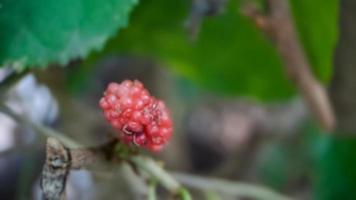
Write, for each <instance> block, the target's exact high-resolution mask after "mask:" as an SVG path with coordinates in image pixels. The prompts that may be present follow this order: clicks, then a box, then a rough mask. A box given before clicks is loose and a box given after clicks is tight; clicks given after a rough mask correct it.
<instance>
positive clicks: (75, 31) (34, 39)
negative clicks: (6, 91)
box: [0, 0, 137, 68]
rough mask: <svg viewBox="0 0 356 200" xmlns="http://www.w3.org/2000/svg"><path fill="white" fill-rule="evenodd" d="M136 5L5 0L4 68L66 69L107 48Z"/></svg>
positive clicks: (0, 11) (1, 22)
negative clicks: (55, 65)
mask: <svg viewBox="0 0 356 200" xmlns="http://www.w3.org/2000/svg"><path fill="white" fill-rule="evenodd" d="M136 3H137V0H107V1H101V0H61V1H56V0H35V1H31V0H17V1H13V0H0V30H1V31H0V44H1V49H0V66H3V65H6V64H11V65H13V66H17V67H20V68H23V67H27V66H28V67H43V66H46V65H48V64H50V63H57V62H58V63H60V64H62V65H64V64H66V63H67V62H68V61H70V60H71V59H73V58H77V57H85V56H86V55H87V54H88V53H89V52H90V51H91V50H93V49H96V50H99V49H101V48H102V46H103V45H104V43H105V42H106V40H107V39H108V38H109V37H111V36H113V35H114V34H115V33H116V32H117V30H118V29H119V28H122V27H125V26H126V25H127V21H128V15H129V13H130V11H131V10H132V8H133V6H134V5H135V4H136Z"/></svg>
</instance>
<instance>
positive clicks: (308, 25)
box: [291, 0, 339, 82]
mask: <svg viewBox="0 0 356 200" xmlns="http://www.w3.org/2000/svg"><path fill="white" fill-rule="evenodd" d="M291 8H292V11H293V14H294V18H295V22H296V25H297V27H298V30H299V35H300V39H301V41H302V44H303V45H304V49H305V51H306V54H307V56H308V58H309V61H310V63H311V65H312V66H313V69H314V72H315V73H316V74H317V75H318V77H319V78H321V79H322V80H323V81H326V82H327V81H328V80H329V79H330V78H331V74H332V63H333V54H334V49H335V46H336V43H337V39H338V21H339V12H338V11H339V0H312V1H311V0H291Z"/></svg>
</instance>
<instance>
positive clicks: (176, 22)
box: [105, 0, 337, 100]
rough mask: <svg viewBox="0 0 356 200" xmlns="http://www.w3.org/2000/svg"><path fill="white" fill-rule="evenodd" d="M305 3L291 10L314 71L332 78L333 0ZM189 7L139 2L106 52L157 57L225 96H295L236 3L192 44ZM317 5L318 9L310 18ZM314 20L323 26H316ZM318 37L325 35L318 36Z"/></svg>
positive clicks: (277, 61) (263, 39)
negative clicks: (186, 28) (187, 24)
mask: <svg viewBox="0 0 356 200" xmlns="http://www.w3.org/2000/svg"><path fill="white" fill-rule="evenodd" d="M318 1H319V2H320V1H321V0H318ZM303 2H307V0H301V1H293V2H292V3H293V11H294V13H295V16H296V17H297V18H298V20H297V25H298V28H299V30H300V33H301V38H302V41H303V44H304V46H305V47H306V49H307V54H308V56H309V55H310V57H311V59H310V60H311V63H312V64H313V67H314V70H315V72H316V73H317V74H318V75H320V76H321V77H322V79H323V80H325V79H327V78H328V77H329V76H330V68H331V59H332V55H331V54H332V51H333V48H334V44H335V41H336V36H337V34H336V28H337V25H336V19H337V12H336V10H337V5H336V3H335V2H336V1H334V0H333V1H331V0H328V1H326V2H320V3H319V4H314V3H304V4H303ZM190 3H191V1H189V0H181V1H165V0H146V1H144V2H142V3H141V4H140V6H139V7H138V8H137V9H136V10H135V12H134V14H133V18H132V20H131V24H130V27H129V28H128V29H126V30H124V31H123V32H121V34H120V36H119V37H117V38H115V39H113V40H112V41H110V43H109V46H108V47H107V48H106V51H105V53H108V52H110V53H115V52H120V53H126V54H131V55H138V56H144V57H152V58H154V59H158V60H159V61H160V62H161V63H163V64H164V65H166V66H168V67H169V68H170V69H171V70H173V71H174V72H176V73H178V74H179V75H182V76H184V77H186V78H188V79H191V80H193V81H195V82H196V83H198V84H199V85H201V86H204V87H205V88H209V89H212V90H214V91H218V92H220V93H224V94H228V95H247V96H253V97H257V98H259V99H262V100H276V99H277V100H278V99H285V98H287V97H290V96H291V95H292V94H294V92H295V90H294V89H293V87H292V86H291V84H290V83H289V81H288V80H287V78H286V77H285V73H284V70H283V67H282V62H281V60H280V57H279V55H278V53H277V52H276V50H275V48H274V47H273V45H272V44H271V43H270V42H269V41H268V39H267V38H266V37H265V36H264V35H263V34H262V33H261V31H260V30H257V28H256V27H255V26H254V25H253V23H251V21H249V20H248V19H247V18H245V17H243V16H241V14H240V13H239V6H240V5H239V3H237V2H236V1H230V3H229V5H228V8H227V9H226V12H225V13H224V14H222V15H220V16H217V17H210V18H209V17H208V18H207V19H206V20H205V22H204V23H203V26H202V29H201V33H200V35H199V37H198V39H197V41H195V42H190V41H189V39H188V35H187V33H186V32H185V31H184V26H183V25H184V20H185V19H186V17H187V16H188V13H189V11H190ZM309 6H312V7H311V8H310V7H309ZM315 6H319V7H318V8H317V12H316V14H317V15H316V16H313V15H312V10H313V7H315ZM299 18H301V20H299ZM329 18H330V20H329V23H328V24H326V25H325V23H324V22H325V21H327V20H328V19H329ZM318 21H322V22H323V23H322V24H320V25H316V23H317V22H318ZM310 28H311V29H312V30H310ZM323 32H328V34H324V35H323V34H322V33H323ZM318 34H321V35H323V36H320V37H316V36H317V35H318ZM319 51H320V52H319Z"/></svg>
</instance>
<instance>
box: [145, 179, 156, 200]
mask: <svg viewBox="0 0 356 200" xmlns="http://www.w3.org/2000/svg"><path fill="white" fill-rule="evenodd" d="M156 187H157V182H156V180H154V179H151V180H150V181H149V183H148V194H147V199H148V200H157V196H156Z"/></svg>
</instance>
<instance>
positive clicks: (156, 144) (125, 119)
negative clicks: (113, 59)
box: [99, 80, 173, 151]
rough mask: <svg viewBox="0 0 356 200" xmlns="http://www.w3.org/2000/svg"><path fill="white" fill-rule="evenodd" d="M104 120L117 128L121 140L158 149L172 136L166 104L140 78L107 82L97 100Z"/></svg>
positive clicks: (154, 149)
mask: <svg viewBox="0 0 356 200" xmlns="http://www.w3.org/2000/svg"><path fill="white" fill-rule="evenodd" d="M99 105H100V107H101V108H102V109H103V110H104V115H105V117H106V119H107V120H108V121H109V122H110V123H111V125H112V126H113V127H114V128H115V129H118V130H120V131H119V133H118V136H119V138H120V139H121V141H122V142H124V143H127V144H135V145H137V146H141V147H144V148H146V149H149V150H151V151H159V150H161V149H162V148H163V146H164V145H165V144H166V143H167V142H168V140H169V139H170V138H171V135H172V131H173V128H172V120H171V117H170V115H169V111H168V109H167V107H166V106H165V104H164V103H163V102H162V101H161V100H158V99H156V98H154V97H153V96H151V95H150V94H149V92H148V91H147V90H146V89H145V88H144V86H143V84H142V83H141V82H140V81H137V80H135V81H130V80H125V81H123V82H122V83H120V84H117V83H110V84H109V85H108V87H107V89H106V91H105V92H104V96H103V97H102V98H101V99H100V102H99Z"/></svg>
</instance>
